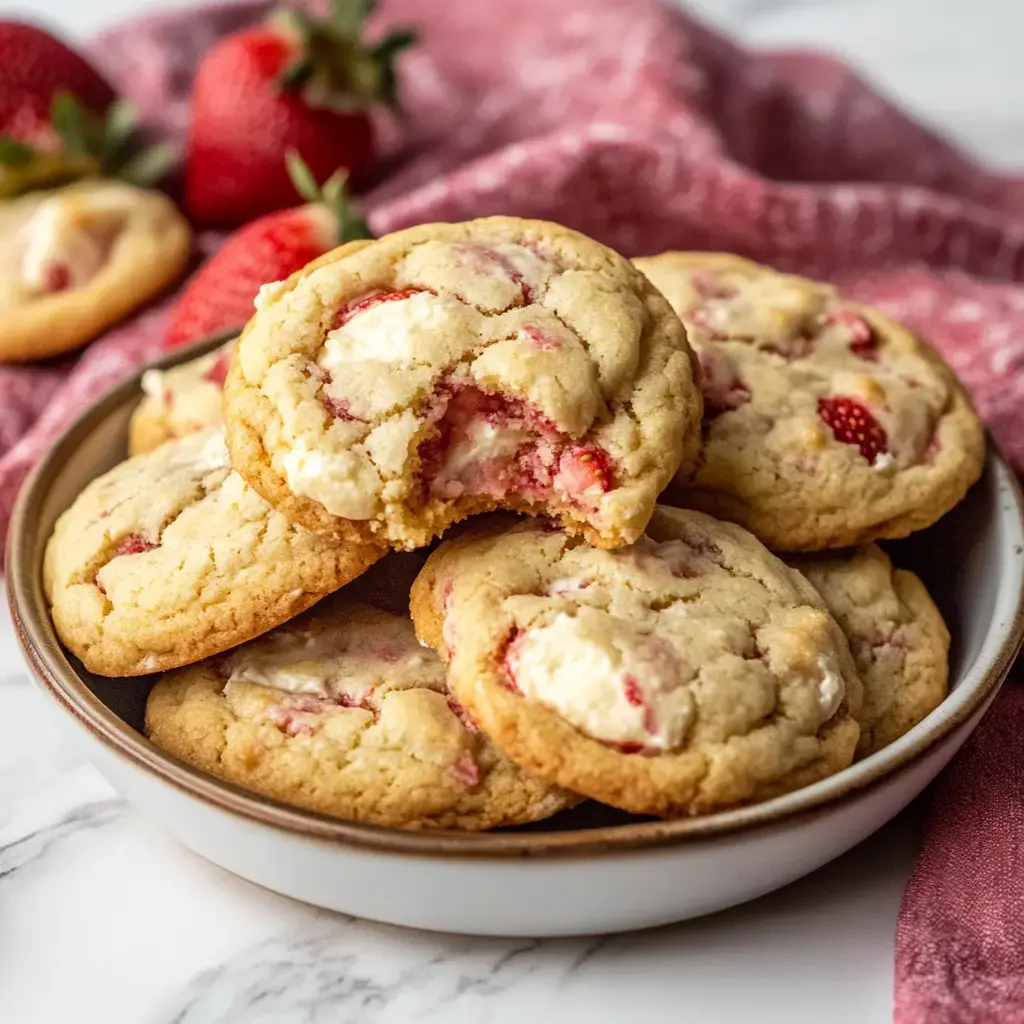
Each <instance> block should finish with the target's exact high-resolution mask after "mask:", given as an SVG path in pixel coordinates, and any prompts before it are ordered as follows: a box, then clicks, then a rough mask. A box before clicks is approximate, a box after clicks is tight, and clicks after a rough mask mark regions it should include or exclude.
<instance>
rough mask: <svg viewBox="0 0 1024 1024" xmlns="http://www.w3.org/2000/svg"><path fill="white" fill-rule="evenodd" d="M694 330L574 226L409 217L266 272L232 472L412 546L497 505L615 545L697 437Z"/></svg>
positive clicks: (236, 413)
mask: <svg viewBox="0 0 1024 1024" xmlns="http://www.w3.org/2000/svg"><path fill="white" fill-rule="evenodd" d="M695 375H696V372H695V362H694V359H693V355H692V352H691V350H690V348H689V346H688V345H687V342H686V335H685V331H684V330H683V327H682V325H681V324H680V322H679V320H678V318H677V317H676V316H675V314H674V313H673V312H672V310H671V309H670V307H669V305H668V303H667V302H666V301H665V300H664V298H663V297H662V296H661V295H660V294H658V292H657V291H656V290H655V289H654V288H653V287H652V286H651V285H650V284H649V282H648V281H647V280H646V278H644V277H643V275H641V274H640V273H638V272H637V271H636V270H635V269H634V268H633V267H632V266H631V265H630V264H629V263H628V261H626V260H624V259H623V258H622V257H620V256H618V255H617V254H616V253H614V252H612V251H611V250H609V249H606V248H605V247H604V246H602V245H599V244H598V243H597V242H594V241H592V240H591V239H589V238H587V237H585V236H584V235H580V234H578V233H576V232H574V231H570V230H569V229H567V228H563V227H560V226H558V225H556V224H549V223H545V222H541V221H530V220H519V219H516V218H511V217H492V218H487V219H484V220H476V221H470V222H468V223H464V224H427V225H423V226H420V227H416V228H410V229H409V230H406V231H399V232H397V233H395V234H392V235H388V236H386V237H384V238H381V239H379V240H377V241H375V242H371V243H370V244H369V245H367V246H366V247H365V248H363V249H361V250H360V251H359V252H357V253H355V254H351V255H345V254H344V252H343V251H341V250H339V251H338V252H337V253H336V254H334V255H333V256H328V257H325V258H323V259H321V260H319V261H318V262H317V263H316V264H314V265H313V268H312V269H311V268H306V269H305V270H303V271H300V272H299V273H298V274H295V275H293V276H292V277H291V278H289V279H288V280H287V281H285V282H283V283H276V284H271V285H266V286H265V287H264V288H263V289H262V291H261V294H260V298H259V299H258V300H257V313H256V315H255V317H254V318H253V319H252V320H251V321H250V322H249V324H248V326H247V327H246V329H245V332H244V333H243V335H242V337H241V339H240V340H239V347H238V358H237V359H236V360H235V362H234V364H233V366H232V369H231V371H230V372H229V374H228V381H227V388H226V392H225V420H226V424H227V437H228V446H229V448H230V449H231V459H232V465H233V466H234V467H235V468H236V469H237V470H238V472H240V473H241V474H242V475H243V476H244V477H245V478H246V479H247V480H248V481H249V483H250V484H251V485H252V486H253V487H255V488H256V489H257V490H258V491H259V492H260V493H261V494H262V495H263V496H264V497H265V498H266V499H267V500H268V501H269V502H270V503H271V504H273V505H274V506H275V507H276V508H278V509H280V510H281V511H282V512H284V513H285V514H286V515H287V516H288V517H289V518H290V519H292V520H294V521H295V522H299V523H302V524H303V525H304V526H306V527H308V528H310V529H313V530H317V531H319V532H323V533H331V532H333V531H334V530H336V529H338V527H339V525H341V526H345V525H347V524H349V523H350V522H355V523H358V524H360V526H361V528H362V530H363V531H364V532H365V533H366V534H367V535H371V534H373V535H379V536H381V537H384V538H386V539H387V541H388V542H389V543H390V544H392V545H393V546H395V547H399V548H402V547H404V548H414V547H417V546H420V545H423V544H426V543H428V542H429V541H430V540H431V539H432V538H434V537H436V536H438V535H439V534H441V533H442V532H443V531H444V529H445V528H446V527H447V526H448V525H449V524H450V523H452V522H454V521H457V520H459V519H461V518H464V517H465V516H467V515H470V514H473V513H477V512H483V511H487V510H490V509H495V508H511V509H516V510H520V511H525V512H530V513H545V514H549V515H551V516H552V517H553V518H556V519H558V520H559V521H560V522H561V523H562V524H563V526H564V527H565V529H566V530H568V531H569V532H570V533H582V534H584V535H585V536H586V537H588V538H589V539H590V540H591V541H592V542H593V543H594V544H596V545H598V546H602V547H614V546H616V545H620V544H624V543H627V542H629V541H632V540H634V539H636V537H638V536H639V535H640V534H641V533H642V532H643V529H644V526H645V525H646V523H647V520H648V518H649V517H650V515H651V512H652V510H653V508H654V503H655V499H656V496H657V495H658V494H659V493H660V491H661V490H662V489H663V488H664V486H665V485H666V484H667V483H668V482H669V480H671V478H672V476H673V474H674V473H676V471H677V470H678V468H679V466H680V465H681V464H682V463H683V462H689V461H690V460H692V458H693V457H694V455H695V453H696V450H697V447H698V444H699V433H700V424H699V421H700V394H699V391H698V389H697V386H696V384H695Z"/></svg>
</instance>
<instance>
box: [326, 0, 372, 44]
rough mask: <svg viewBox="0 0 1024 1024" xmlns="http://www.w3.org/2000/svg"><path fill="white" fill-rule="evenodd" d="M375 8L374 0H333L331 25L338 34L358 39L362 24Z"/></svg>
mask: <svg viewBox="0 0 1024 1024" xmlns="http://www.w3.org/2000/svg"><path fill="white" fill-rule="evenodd" d="M376 6H377V4H376V2H375V0H333V2H332V3H331V24H332V25H333V26H334V28H335V29H337V30H338V31H339V32H341V33H343V34H345V35H348V36H355V37H356V38H358V37H359V33H360V31H361V30H362V27H363V22H364V21H365V20H366V19H367V18H368V17H369V16H370V15H371V14H372V13H373V10H374V8H375V7H376Z"/></svg>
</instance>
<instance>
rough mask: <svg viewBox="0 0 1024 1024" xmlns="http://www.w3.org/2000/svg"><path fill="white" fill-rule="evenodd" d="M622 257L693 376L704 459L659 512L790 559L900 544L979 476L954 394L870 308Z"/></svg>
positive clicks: (686, 263) (705, 256) (679, 264)
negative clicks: (694, 367) (675, 335)
mask: <svg viewBox="0 0 1024 1024" xmlns="http://www.w3.org/2000/svg"><path fill="white" fill-rule="evenodd" d="M635 262H636V264H637V266H639V267H640V269H641V270H643V272H644V273H645V274H646V275H647V276H648V277H649V278H650V279H651V280H652V281H653V282H654V284H655V285H656V286H657V287H658V288H659V289H661V290H662V291H663V292H664V294H665V295H666V297H667V298H668V299H669V301H670V302H671V303H672V305H673V307H674V308H675V310H676V312H678V313H679V315H680V316H681V317H682V319H683V321H684V322H685V323H686V325H687V329H688V332H689V335H690V339H691V341H692V342H693V345H694V347H695V348H696V349H697V350H698V354H699V356H700V361H701V368H702V379H703V383H702V390H703V393H704V434H705V447H704V457H703V462H702V465H701V466H700V468H699V469H698V470H697V472H696V474H690V473H688V472H686V471H684V472H682V473H680V474H679V475H677V477H676V479H675V480H674V481H673V484H672V486H671V487H670V488H669V490H668V492H667V495H666V496H665V497H663V498H662V500H663V501H668V502H669V503H671V504H679V505H685V506H687V507H692V508H698V509H701V510H703V511H705V512H709V513H711V514H712V515H715V516H718V517H719V518H722V519H731V520H732V521H733V522H736V523H739V524H740V525H742V526H745V527H746V528H747V529H749V530H750V531H751V532H753V533H754V534H756V535H757V536H758V537H759V538H760V539H761V540H762V541H764V543H765V544H767V545H768V547H770V548H772V550H775V551H805V550H818V549H822V548H834V547H846V546H853V545H856V544H861V543H864V542H866V541H869V540H873V539H878V538H883V537H903V536H906V535H907V534H909V533H911V532H912V531H914V530H920V529H922V528H923V527H926V526H929V525H931V524H932V523H933V522H935V520H937V519H938V518H939V517H940V516H942V515H943V514H945V513H946V512H947V511H949V509H951V508H952V507H953V506H954V505H955V504H956V503H957V502H958V501H959V500H960V499H961V498H962V497H963V496H964V494H965V493H966V491H967V489H968V488H969V487H970V486H971V484H973V483H974V481H975V480H977V479H978V476H979V475H980V473H981V468H982V462H983V459H984V443H983V437H982V431H981V426H980V424H979V422H978V419H977V417H976V416H975V415H974V412H973V411H972V409H971V406H970V402H969V400H968V398H967V395H966V393H965V391H964V389H963V388H962V387H961V386H960V384H959V383H958V382H957V380H956V377H955V376H954V375H953V372H952V371H951V370H950V369H949V368H948V367H947V366H946V365H945V363H943V362H942V360H941V359H940V358H939V356H938V355H937V354H936V353H935V352H934V351H933V350H932V349H931V348H930V347H929V346H928V345H926V344H925V343H924V342H922V341H921V340H920V339H918V338H917V337H915V336H914V335H913V334H911V333H910V332H909V331H907V330H906V329H905V328H903V327H901V326H900V325H899V324H897V323H895V322H894V321H892V320H890V319H888V318H887V317H885V316H883V315H882V314H881V313H879V312H878V311H877V310H874V309H871V308H869V307H866V306H860V305H857V304H855V303H852V302H846V301H844V300H842V299H840V298H839V297H838V296H837V295H836V293H835V291H834V290H833V289H832V288H831V287H829V286H828V285H824V284H819V283H817V282H815V281H809V280H806V279H805V278H801V277H790V276H787V275H784V274H778V273H776V272H775V271H773V270H770V269H769V268H767V267H761V266H758V265H757V264H755V263H750V262H748V261H747V260H743V259H740V258H739V257H736V256H729V255H725V254H720V253H664V254H663V255H661V256H654V257H650V258H648V259H640V260H636V261H635Z"/></svg>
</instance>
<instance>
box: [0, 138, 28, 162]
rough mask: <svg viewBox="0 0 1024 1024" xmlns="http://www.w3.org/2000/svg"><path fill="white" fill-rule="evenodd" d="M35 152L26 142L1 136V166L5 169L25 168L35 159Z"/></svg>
mask: <svg viewBox="0 0 1024 1024" xmlns="http://www.w3.org/2000/svg"><path fill="white" fill-rule="evenodd" d="M35 155H36V154H35V150H33V149H32V147H31V146H26V145H25V143H24V142H19V141H18V140H17V139H12V138H11V137H10V136H9V135H0V165H2V166H4V167H25V166H27V165H28V164H30V163H31V162H32V160H33V158H34V157H35Z"/></svg>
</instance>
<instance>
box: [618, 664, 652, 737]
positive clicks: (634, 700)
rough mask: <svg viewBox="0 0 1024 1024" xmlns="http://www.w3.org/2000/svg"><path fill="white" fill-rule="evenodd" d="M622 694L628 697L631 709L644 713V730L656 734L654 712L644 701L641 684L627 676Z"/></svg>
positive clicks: (623, 682) (623, 681)
mask: <svg viewBox="0 0 1024 1024" xmlns="http://www.w3.org/2000/svg"><path fill="white" fill-rule="evenodd" d="M622 692H623V694H624V695H625V697H626V701H627V703H628V704H629V705H630V707H634V708H640V709H641V710H642V711H643V713H644V729H646V730H647V732H649V733H652V734H653V733H654V732H655V730H656V729H657V721H656V719H655V717H654V712H653V710H652V709H651V707H650V705H649V704H648V703H647V701H646V700H644V695H643V691H642V690H641V689H640V684H639V683H638V682H637V681H636V679H634V678H633V676H629V675H627V676H626V677H625V678H624V679H623V680H622Z"/></svg>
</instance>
